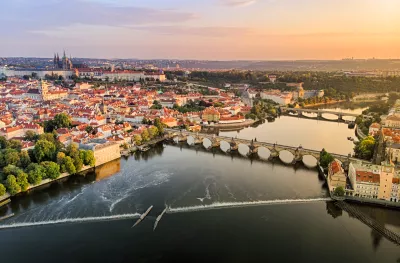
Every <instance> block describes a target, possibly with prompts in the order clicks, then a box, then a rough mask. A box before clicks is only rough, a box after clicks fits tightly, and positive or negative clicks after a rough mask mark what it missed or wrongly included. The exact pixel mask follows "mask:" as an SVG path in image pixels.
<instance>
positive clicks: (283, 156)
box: [279, 150, 294, 164]
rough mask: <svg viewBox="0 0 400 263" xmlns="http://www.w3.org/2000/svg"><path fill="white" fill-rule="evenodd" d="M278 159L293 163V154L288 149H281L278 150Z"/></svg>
mask: <svg viewBox="0 0 400 263" xmlns="http://www.w3.org/2000/svg"><path fill="white" fill-rule="evenodd" d="M279 159H280V160H281V161H282V162H283V163H286V164H291V163H293V160H294V154H293V153H292V152H290V151H288V150H282V151H280V152H279Z"/></svg>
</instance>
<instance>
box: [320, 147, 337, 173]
mask: <svg viewBox="0 0 400 263" xmlns="http://www.w3.org/2000/svg"><path fill="white" fill-rule="evenodd" d="M334 159H335V158H333V156H332V155H331V154H330V153H328V152H327V151H325V149H323V150H322V151H321V153H320V159H319V163H320V165H321V166H322V167H323V168H327V167H328V165H329V164H330V163H331V162H333V160H334Z"/></svg>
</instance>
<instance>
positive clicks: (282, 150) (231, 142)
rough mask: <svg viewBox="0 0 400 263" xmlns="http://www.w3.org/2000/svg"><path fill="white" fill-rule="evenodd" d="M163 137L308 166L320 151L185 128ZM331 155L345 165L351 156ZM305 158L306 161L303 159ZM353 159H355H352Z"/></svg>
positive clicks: (166, 132)
mask: <svg viewBox="0 0 400 263" xmlns="http://www.w3.org/2000/svg"><path fill="white" fill-rule="evenodd" d="M165 138H166V139H171V140H173V141H174V142H176V143H178V142H186V143H187V144H188V145H189V146H194V145H202V146H203V147H204V148H206V149H207V150H211V149H213V148H219V149H221V150H222V151H223V152H227V153H229V152H235V151H237V152H239V153H240V154H241V155H243V156H249V157H250V156H255V155H258V157H259V158H260V159H265V160H271V159H273V158H279V159H280V160H281V161H282V162H284V163H287V164H295V163H297V162H303V163H304V165H306V166H307V167H310V168H314V167H316V166H317V164H318V161H319V159H320V152H319V151H316V150H311V149H306V148H303V147H302V146H301V145H300V146H298V147H293V146H287V145H282V144H277V143H267V142H259V141H256V140H246V139H239V138H231V137H225V136H216V135H215V134H204V133H194V132H188V131H185V130H181V131H177V130H171V129H166V130H165ZM332 156H333V157H335V158H337V159H339V160H340V161H341V162H342V163H343V165H344V166H345V167H347V166H348V165H349V163H350V160H353V158H351V157H350V154H349V155H348V156H346V155H340V154H332ZM306 159H307V161H305V160H306ZM354 160H355V159H354Z"/></svg>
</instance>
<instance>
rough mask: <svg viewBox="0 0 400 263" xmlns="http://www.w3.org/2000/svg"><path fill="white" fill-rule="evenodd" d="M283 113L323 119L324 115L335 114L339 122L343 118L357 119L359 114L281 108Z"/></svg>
mask: <svg viewBox="0 0 400 263" xmlns="http://www.w3.org/2000/svg"><path fill="white" fill-rule="evenodd" d="M280 109H281V112H282V113H285V112H295V113H297V114H298V115H299V116H302V115H303V113H317V117H319V118H323V116H322V114H333V115H336V116H338V119H339V120H343V117H345V116H346V117H357V116H359V114H356V113H347V112H339V111H330V110H313V109H299V108H287V107H281V108H280Z"/></svg>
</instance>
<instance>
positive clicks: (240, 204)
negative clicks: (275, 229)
mask: <svg viewBox="0 0 400 263" xmlns="http://www.w3.org/2000/svg"><path fill="white" fill-rule="evenodd" d="M331 200H332V199H330V198H310V199H276V200H265V201H253V202H216V203H213V204H210V205H196V206H188V207H175V208H174V207H170V209H168V210H167V214H174V213H185V212H197V211H204V210H213V209H227V208H238V207H248V206H263V205H277V204H280V205H283V204H298V203H311V202H326V201H331Z"/></svg>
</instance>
